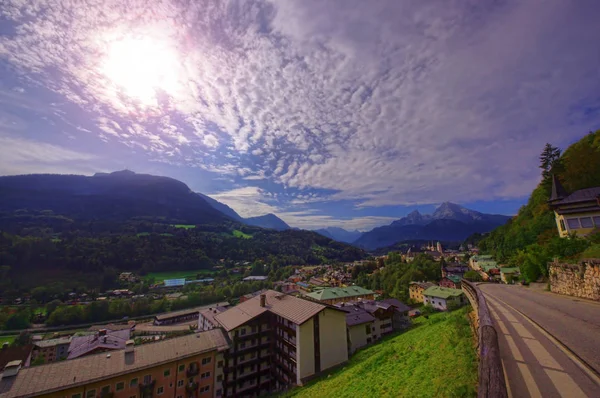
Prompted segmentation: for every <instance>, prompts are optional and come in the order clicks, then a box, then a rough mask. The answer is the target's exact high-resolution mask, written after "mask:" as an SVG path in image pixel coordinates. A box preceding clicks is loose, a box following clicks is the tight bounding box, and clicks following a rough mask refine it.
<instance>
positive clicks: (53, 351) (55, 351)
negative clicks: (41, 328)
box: [31, 337, 71, 363]
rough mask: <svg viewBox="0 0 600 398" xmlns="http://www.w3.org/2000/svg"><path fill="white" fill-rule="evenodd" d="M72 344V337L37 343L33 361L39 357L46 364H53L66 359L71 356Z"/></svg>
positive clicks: (35, 343)
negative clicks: (70, 346)
mask: <svg viewBox="0 0 600 398" xmlns="http://www.w3.org/2000/svg"><path fill="white" fill-rule="evenodd" d="M70 344H71V337H60V338H57V339H49V340H40V341H35V342H34V343H33V352H32V353H31V360H32V361H34V362H35V361H36V360H37V359H38V358H39V357H42V358H43V361H44V363H51V362H55V361H59V360H62V359H66V358H67V357H68V356H69V345H70Z"/></svg>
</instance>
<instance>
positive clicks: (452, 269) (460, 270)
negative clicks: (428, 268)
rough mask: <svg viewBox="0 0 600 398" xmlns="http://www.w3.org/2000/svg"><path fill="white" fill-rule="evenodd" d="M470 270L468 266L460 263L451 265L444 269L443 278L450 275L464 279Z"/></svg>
mask: <svg viewBox="0 0 600 398" xmlns="http://www.w3.org/2000/svg"><path fill="white" fill-rule="evenodd" d="M468 270H469V266H467V265H464V264H460V263H450V264H448V265H446V266H444V267H442V278H445V277H447V276H448V275H455V276H458V277H460V278H462V277H463V275H464V274H465V272H467V271H468Z"/></svg>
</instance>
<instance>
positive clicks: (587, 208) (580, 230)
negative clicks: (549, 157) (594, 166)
mask: <svg viewBox="0 0 600 398" xmlns="http://www.w3.org/2000/svg"><path fill="white" fill-rule="evenodd" d="M548 204H549V205H550V207H551V208H552V209H553V210H554V217H555V219H556V226H557V228H558V233H559V235H560V237H561V238H565V237H567V236H569V234H576V235H578V236H585V235H587V234H589V233H590V232H592V231H593V230H594V229H595V228H600V187H595V188H586V189H580V190H578V191H575V192H573V193H570V194H569V193H567V191H566V190H565V189H564V188H563V186H562V185H561V183H560V181H559V180H558V177H557V176H556V175H553V176H552V194H551V196H550V200H549V201H548Z"/></svg>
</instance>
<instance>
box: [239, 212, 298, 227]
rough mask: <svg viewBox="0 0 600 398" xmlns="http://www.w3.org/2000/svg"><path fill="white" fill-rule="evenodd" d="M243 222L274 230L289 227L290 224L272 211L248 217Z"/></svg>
mask: <svg viewBox="0 0 600 398" xmlns="http://www.w3.org/2000/svg"><path fill="white" fill-rule="evenodd" d="M244 222H245V223H246V224H248V225H254V226H255V227H261V228H268V229H274V230H276V231H284V230H286V229H290V226H289V225H287V224H286V223H285V221H283V220H282V219H281V218H279V217H277V216H276V215H275V214H272V213H269V214H265V215H264V216H257V217H248V218H246V219H245V220H244Z"/></svg>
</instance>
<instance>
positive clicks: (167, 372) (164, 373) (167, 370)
mask: <svg viewBox="0 0 600 398" xmlns="http://www.w3.org/2000/svg"><path fill="white" fill-rule="evenodd" d="M163 376H165V377H169V376H171V369H165V371H164V372H163Z"/></svg>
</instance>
